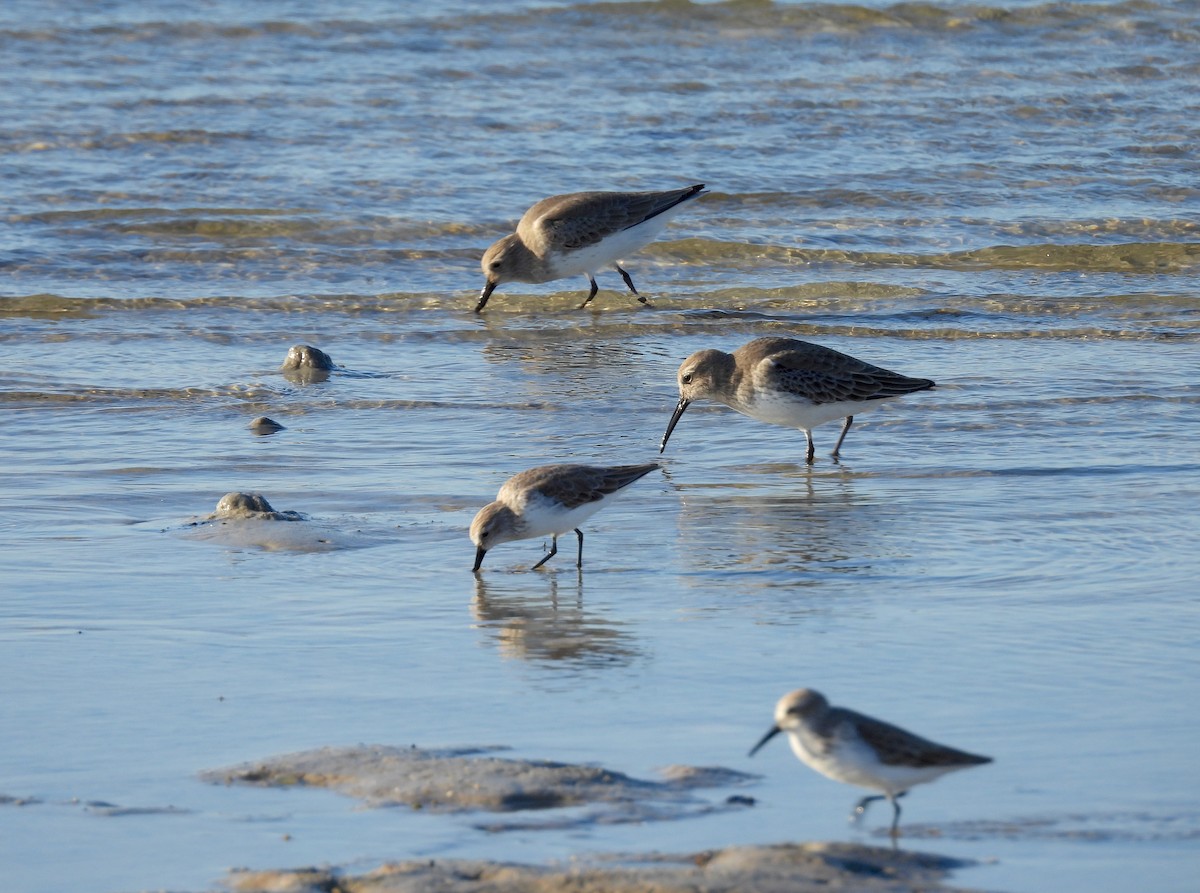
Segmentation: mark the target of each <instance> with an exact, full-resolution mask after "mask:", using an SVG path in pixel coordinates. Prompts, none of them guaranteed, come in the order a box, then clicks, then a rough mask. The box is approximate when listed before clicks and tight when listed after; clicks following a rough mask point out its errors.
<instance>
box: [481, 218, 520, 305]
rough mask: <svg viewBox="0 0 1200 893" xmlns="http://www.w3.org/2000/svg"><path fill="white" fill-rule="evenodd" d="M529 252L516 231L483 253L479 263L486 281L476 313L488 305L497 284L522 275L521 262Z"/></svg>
mask: <svg viewBox="0 0 1200 893" xmlns="http://www.w3.org/2000/svg"><path fill="white" fill-rule="evenodd" d="M527 254H528V250H527V249H526V248H525V244H524V243H523V242H522V241H521V240H520V239H519V238H518V237H517V234H516V233H511V234H510V235H507V236H505V237H504V238H503V239H501V240H500V241H498V242H496V243H495V244H494V245H492V247H491V248H489V249H488V250H487V251H485V252H484V253H483V260H481V261H480V262H479V265H480V266H481V267H482V268H483V275H484V277H485V280H486V281H485V282H484V283H483V291H481V292H480V293H479V303H478V304H476V305H475V312H476V313H478V312H479V311H480V310H482V309H483V308H484V307H485V306H486V305H487V302H488V298H490V297H491V296H492V292H493V291H495V290H496V286H497V285H499V284H500V283H501V282H507V281H509V280H511V279H514V278H517V277H518V276H519V275H520V270H521V264H522V263H523V261H524V259H525V255H527Z"/></svg>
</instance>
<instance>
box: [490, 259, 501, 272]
mask: <svg viewBox="0 0 1200 893" xmlns="http://www.w3.org/2000/svg"><path fill="white" fill-rule="evenodd" d="M488 269H489V270H499V269H500V261H498V260H494V261H492V262H491V263H490V264H488Z"/></svg>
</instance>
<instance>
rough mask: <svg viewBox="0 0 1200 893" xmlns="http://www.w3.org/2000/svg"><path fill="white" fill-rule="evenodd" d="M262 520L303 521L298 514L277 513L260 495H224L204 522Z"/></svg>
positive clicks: (237, 493)
mask: <svg viewBox="0 0 1200 893" xmlns="http://www.w3.org/2000/svg"><path fill="white" fill-rule="evenodd" d="M218 519H230V520H251V519H254V520H263V521H303V520H304V516H303V515H301V514H300V513H299V512H277V511H275V509H274V508H272V507H271V503H269V502H267V498H266V497H265V496H263V495H262V494H261V493H239V492H236V491H235V492H233V493H226V494H225V495H224V496H222V497H221V501H220V502H218V503H217V510H216V511H215V512H213V513H212V515H210V516H209V517H208V518H206V519H205V520H207V521H215V520H218Z"/></svg>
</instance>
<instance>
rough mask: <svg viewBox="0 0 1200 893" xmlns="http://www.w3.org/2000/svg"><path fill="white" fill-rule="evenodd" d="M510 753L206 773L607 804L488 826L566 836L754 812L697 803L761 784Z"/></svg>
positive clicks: (282, 782) (391, 796) (383, 790)
mask: <svg viewBox="0 0 1200 893" xmlns="http://www.w3.org/2000/svg"><path fill="white" fill-rule="evenodd" d="M499 749H501V748H495V747H491V748H470V749H443V750H425V749H421V748H417V747H408V748H402V747H385V746H358V747H325V748H321V749H319V750H310V751H303V752H301V753H294V754H286V755H284V756H279V757H273V758H271V759H269V760H265V761H262V762H255V763H246V764H243V765H240V766H234V767H231V768H226V769H216V770H212V771H208V772H204V773H202V774H201V778H203V779H204V780H206V781H210V782H215V783H225V784H249V785H259V786H263V787H288V786H292V785H306V786H311V787H325V788H330V789H332V790H335V791H338V792H339V793H342V794H346V795H348V796H351V797H357V798H359V799H361V800H363V801H364V802H366V803H367V804H368V805H370V806H409V807H411V808H413V809H429V810H433V811H436V812H464V811H470V810H480V811H486V812H516V811H522V810H547V809H558V808H564V807H576V806H596V805H598V804H604V805H606V806H607V807H609V809H608V810H607V811H606V812H605V813H604V814H602V815H597V814H591V815H588V816H587V817H586V819H580V818H579V817H577V816H573V817H570V818H564V819H559V818H552V819H549V820H547V821H546V822H535V823H530V822H524V821H522V822H514V823H507V822H506V823H496V824H494V825H488V826H487V827H488V829H489V830H508V829H510V828H515V827H531V826H534V827H562V826H563V824H564V823H573V822H578V821H587V822H589V823H592V822H615V821H650V820H662V819H673V818H682V817H684V816H687V815H695V814H696V813H697V812H698V811H700V812H711V811H713V810H714V809H740V808H744V807H746V806H749V805H752V804H753V802H754V801H753V800H752V799H751V798H747V797H740V796H733V797H729V798H726V799H725V800H724V801H723V802H721V803H719V804H715V805H714V804H711V803H707V802H705V801H703V800H701V799H700V798H698V797H697V796H696V794H695V792H696V791H698V790H701V789H706V788H718V787H728V786H735V785H741V784H745V783H746V782H748V781H751V780H753V779H754V778H755V777H756V776H753V775H747V774H745V773H742V772H735V771H734V770H732V769H723V768H720V767H693V766H671V767H668V768H666V769H664V770H663V779H662V780H661V781H650V780H644V779H637V778H631V777H630V776H628V775H625V774H624V773H621V772H616V771H614V770H611V769H605V768H603V767H601V766H590V765H573V764H570V763H557V762H551V761H549V760H517V759H507V758H504V757H498V756H494V755H493V754H494V752H495V751H496V750H499Z"/></svg>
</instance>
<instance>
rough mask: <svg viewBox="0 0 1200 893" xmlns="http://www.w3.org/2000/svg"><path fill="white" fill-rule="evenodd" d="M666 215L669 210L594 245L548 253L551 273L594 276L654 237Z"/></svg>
mask: <svg viewBox="0 0 1200 893" xmlns="http://www.w3.org/2000/svg"><path fill="white" fill-rule="evenodd" d="M672 210H673V209H672ZM669 214H670V212H667V213H664V214H659V215H658V216H657V217H652V218H650V220H648V221H646V222H645V223H639V224H638V225H637V226H634V227H630V228H629V229H623V230H621V231H620V232H615V233H613V234H612V235H609V236H605V237H604V238H603V239H601V240H600V241H599V242H597V243H595V244H594V245H588V246H587V247H585V248H577V249H575V250H574V251H567V252H556V253H554V254H552V255H550V256H549V257H548V258H547V260H548V261H549V262H550V267H551V269H552V270H553V272H554V278H556V279H561V278H563V277H565V276H577V275H582V274H584V273H587V274H589V275H594V274H595V273H596V272H597V271H598V270H603V269H604V268H606V267H610V266H612V265H613V264H615V263H617V262H618V261H620V260H621V259H622V258H624V257H626V256H628V255H630V254H633V253H634V252H635V251H637V250H638V249H640V248H645V247H646V246H647V245H649V244H650V243H651V242H653V241H654V240H655V239H657V238H658V236H659V234H660V233H661V232H662V231H663V229H664V228H665V227H666V225H667V220H666V218H667V217H668V216H669Z"/></svg>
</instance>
